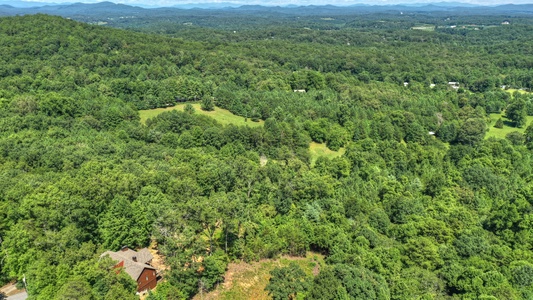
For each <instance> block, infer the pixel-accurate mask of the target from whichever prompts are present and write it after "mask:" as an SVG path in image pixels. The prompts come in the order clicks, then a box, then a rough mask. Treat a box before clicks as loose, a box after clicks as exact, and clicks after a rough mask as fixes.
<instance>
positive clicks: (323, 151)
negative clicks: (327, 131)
mask: <svg viewBox="0 0 533 300" xmlns="http://www.w3.org/2000/svg"><path fill="white" fill-rule="evenodd" d="M344 152H346V149H344V148H340V149H339V151H332V150H330V149H328V147H326V144H319V143H315V142H311V144H309V153H310V154H311V165H314V164H315V161H316V159H317V158H318V157H319V156H325V157H327V158H329V159H332V158H335V157H339V156H342V155H343V154H344Z"/></svg>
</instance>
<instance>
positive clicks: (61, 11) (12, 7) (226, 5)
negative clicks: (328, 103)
mask: <svg viewBox="0 0 533 300" xmlns="http://www.w3.org/2000/svg"><path fill="white" fill-rule="evenodd" d="M37 3H39V5H41V6H30V5H35V4H37ZM216 10H219V11H225V12H228V13H233V14H249V13H256V14H257V13H265V14H268V13H275V14H278V13H281V14H285V15H294V16H302V15H310V16H330V15H349V14H368V13H433V12H443V13H447V12H449V13H456V14H465V13H469V14H472V13H473V14H518V15H524V14H526V15H530V14H533V4H520V5H516V4H506V5H500V6H477V5H472V4H465V3H461V2H436V3H431V4H423V3H418V4H417V3H414V4H402V5H367V4H353V5H350V6H334V5H309V6H295V5H288V6H262V5H236V4H232V3H230V2H221V3H203V4H184V5H177V6H173V7H140V6H132V5H126V4H118V3H113V2H109V1H106V2H98V3H70V4H54V3H44V2H43V3H41V2H26V1H19V0H15V1H1V2H0V16H13V15H25V14H37V13H44V14H50V15H58V16H62V17H70V18H75V17H78V18H93V19H94V18H115V17H116V18H118V17H126V16H146V17H172V16H176V15H180V14H181V15H185V14H189V15H190V14H191V13H194V14H195V15H209V14H212V13H213V11H216Z"/></svg>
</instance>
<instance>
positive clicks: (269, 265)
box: [193, 252, 324, 300]
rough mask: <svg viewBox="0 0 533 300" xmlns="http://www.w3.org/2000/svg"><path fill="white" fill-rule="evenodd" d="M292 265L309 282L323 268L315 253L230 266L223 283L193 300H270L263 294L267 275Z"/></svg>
mask: <svg viewBox="0 0 533 300" xmlns="http://www.w3.org/2000/svg"><path fill="white" fill-rule="evenodd" d="M291 262H296V263H297V264H298V265H299V266H300V267H301V268H302V269H303V270H304V272H305V273H306V274H307V276H309V277H310V278H312V277H313V276H316V275H317V274H318V273H319V272H320V266H321V265H322V266H323V265H324V256H323V255H321V254H318V253H312V252H309V253H307V255H306V257H287V256H283V257H281V258H279V259H276V260H272V259H263V260H260V261H258V262H253V263H250V264H248V263H245V262H240V263H230V264H229V265H228V270H227V271H226V274H225V275H224V282H223V283H221V284H220V285H219V286H218V287H217V288H216V289H215V290H214V291H212V292H209V293H207V294H203V295H200V294H197V295H196V296H195V297H194V298H193V300H215V299H217V300H218V299H220V300H222V299H224V300H248V299H254V300H269V299H272V297H270V296H269V295H268V292H266V291H265V287H266V286H267V284H268V281H269V280H270V271H272V270H273V269H274V268H279V267H286V266H288V265H289V264H290V263H291Z"/></svg>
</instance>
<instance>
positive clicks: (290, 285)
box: [265, 262, 309, 300]
mask: <svg viewBox="0 0 533 300" xmlns="http://www.w3.org/2000/svg"><path fill="white" fill-rule="evenodd" d="M270 276H271V278H270V281H269V282H268V284H267V286H266V288H265V290H266V291H268V294H269V295H270V296H272V298H273V299H274V300H285V299H296V297H297V295H298V293H303V292H305V291H307V290H308V289H309V281H308V280H309V279H308V278H307V275H306V274H305V272H304V271H303V270H302V268H300V266H299V265H298V264H297V263H295V262H291V263H290V264H289V266H287V267H283V268H275V269H274V270H272V271H271V272H270Z"/></svg>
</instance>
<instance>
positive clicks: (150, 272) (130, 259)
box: [100, 247, 157, 293]
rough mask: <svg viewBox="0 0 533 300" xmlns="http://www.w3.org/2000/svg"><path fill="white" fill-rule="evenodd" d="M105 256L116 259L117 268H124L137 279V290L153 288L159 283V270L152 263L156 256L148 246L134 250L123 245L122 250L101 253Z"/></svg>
mask: <svg viewBox="0 0 533 300" xmlns="http://www.w3.org/2000/svg"><path fill="white" fill-rule="evenodd" d="M105 256H109V257H110V258H111V259H112V260H114V261H116V262H117V264H116V265H115V267H116V268H124V271H125V272H126V273H127V274H128V275H130V276H131V278H133V280H135V281H137V292H139V293H140V292H143V291H146V290H151V289H153V288H155V286H156V285H157V270H156V268H154V267H152V266H151V265H150V264H151V262H152V259H153V258H154V257H153V256H152V254H151V253H150V251H148V249H147V248H144V249H141V250H139V251H134V250H131V249H129V248H128V247H123V248H122V249H121V250H120V251H117V252H113V251H106V252H104V253H103V254H102V255H100V257H105Z"/></svg>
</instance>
